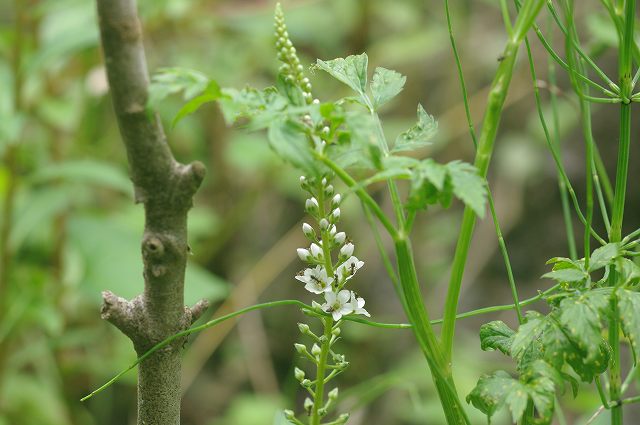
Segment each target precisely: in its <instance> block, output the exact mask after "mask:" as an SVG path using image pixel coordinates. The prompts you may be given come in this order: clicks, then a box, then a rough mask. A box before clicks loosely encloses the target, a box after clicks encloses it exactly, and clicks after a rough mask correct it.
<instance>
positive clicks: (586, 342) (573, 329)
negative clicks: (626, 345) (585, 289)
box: [559, 293, 608, 363]
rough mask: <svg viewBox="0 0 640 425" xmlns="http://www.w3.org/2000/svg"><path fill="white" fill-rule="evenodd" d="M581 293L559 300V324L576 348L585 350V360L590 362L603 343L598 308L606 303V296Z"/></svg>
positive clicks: (596, 355)
mask: <svg viewBox="0 0 640 425" xmlns="http://www.w3.org/2000/svg"><path fill="white" fill-rule="evenodd" d="M590 295H591V296H587V295H582V296H575V297H567V298H565V299H563V300H562V301H561V302H560V314H559V320H560V324H561V325H562V326H563V327H564V329H565V331H566V332H567V333H568V334H569V336H570V337H571V339H572V341H574V342H575V343H576V344H577V345H578V348H579V349H580V350H581V351H583V352H585V353H586V354H587V355H586V359H585V362H587V363H590V362H592V361H594V360H595V359H596V358H597V357H598V356H599V355H600V348H599V347H600V345H601V344H602V343H603V339H602V332H601V324H600V310H601V309H602V307H603V304H604V306H606V305H607V303H608V298H607V297H606V296H598V297H596V295H597V294H593V293H592V294H590Z"/></svg>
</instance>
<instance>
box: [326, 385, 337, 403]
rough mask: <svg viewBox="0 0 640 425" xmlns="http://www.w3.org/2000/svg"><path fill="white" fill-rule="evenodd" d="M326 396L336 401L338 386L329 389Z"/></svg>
mask: <svg viewBox="0 0 640 425" xmlns="http://www.w3.org/2000/svg"><path fill="white" fill-rule="evenodd" d="M328 397H329V400H331V401H336V400H337V399H338V388H334V389H332V390H331V391H329V394H328Z"/></svg>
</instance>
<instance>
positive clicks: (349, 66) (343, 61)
mask: <svg viewBox="0 0 640 425" xmlns="http://www.w3.org/2000/svg"><path fill="white" fill-rule="evenodd" d="M368 65H369V58H368V57H367V54H366V53H362V54H361V55H351V56H347V57H346V58H337V59H333V60H329V61H323V60H321V59H318V60H317V62H316V65H315V68H318V69H321V70H323V71H325V72H327V73H329V75H331V76H332V77H334V78H335V79H336V80H338V81H340V82H342V83H344V84H346V85H347V86H349V87H351V89H352V90H354V91H355V92H356V93H358V94H359V95H360V97H364V96H365V90H366V87H367V67H368Z"/></svg>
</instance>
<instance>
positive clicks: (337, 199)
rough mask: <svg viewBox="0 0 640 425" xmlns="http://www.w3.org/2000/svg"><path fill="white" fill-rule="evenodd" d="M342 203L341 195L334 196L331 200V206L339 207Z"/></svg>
mask: <svg viewBox="0 0 640 425" xmlns="http://www.w3.org/2000/svg"><path fill="white" fill-rule="evenodd" d="M340 201H342V196H340V194H339V193H336V196H334V197H333V199H332V200H331V206H333V207H337V206H338V205H340Z"/></svg>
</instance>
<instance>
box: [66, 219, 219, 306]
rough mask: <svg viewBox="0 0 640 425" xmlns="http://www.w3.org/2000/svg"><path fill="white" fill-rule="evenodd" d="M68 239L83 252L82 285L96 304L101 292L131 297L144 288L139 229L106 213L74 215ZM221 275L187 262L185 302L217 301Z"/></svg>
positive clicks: (69, 225) (70, 223) (70, 221)
mask: <svg viewBox="0 0 640 425" xmlns="http://www.w3.org/2000/svg"><path fill="white" fill-rule="evenodd" d="M68 229H69V242H70V243H72V244H73V245H74V246H76V247H77V249H78V251H79V252H80V253H82V254H83V256H84V259H85V264H86V275H85V276H84V280H83V285H82V289H83V290H86V291H87V293H88V294H89V295H90V296H92V299H93V300H94V301H95V302H96V304H99V302H100V299H99V297H100V292H101V291H103V290H107V289H108V290H111V291H113V292H114V293H116V294H117V295H119V296H121V297H125V298H133V297H134V296H136V295H138V294H139V293H140V292H141V291H142V288H143V279H142V256H141V254H140V234H141V233H142V228H141V229H140V232H135V231H132V230H131V228H130V227H128V226H126V225H122V224H120V223H118V222H115V221H113V220H111V219H110V218H109V217H89V216H75V217H72V218H71V219H70V220H69V223H68ZM227 288H228V285H227V283H226V282H224V281H223V280H222V279H220V278H219V277H217V276H214V275H213V274H211V273H209V272H207V271H206V270H204V269H203V268H201V267H199V266H198V265H196V264H188V266H187V272H186V278H185V291H184V297H185V303H186V304H193V303H195V302H197V301H198V300H199V299H201V298H207V299H208V300H210V301H216V300H219V299H221V298H223V297H224V296H225V295H226V293H227Z"/></svg>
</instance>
